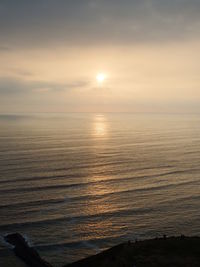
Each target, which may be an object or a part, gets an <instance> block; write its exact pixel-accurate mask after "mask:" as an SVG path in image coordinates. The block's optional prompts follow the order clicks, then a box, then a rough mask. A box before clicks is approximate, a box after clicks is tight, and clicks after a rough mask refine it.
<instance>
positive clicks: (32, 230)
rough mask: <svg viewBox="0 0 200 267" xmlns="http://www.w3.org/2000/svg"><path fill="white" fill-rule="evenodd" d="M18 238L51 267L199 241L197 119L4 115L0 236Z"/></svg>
mask: <svg viewBox="0 0 200 267" xmlns="http://www.w3.org/2000/svg"><path fill="white" fill-rule="evenodd" d="M16 231H17V232H20V233H22V234H24V236H26V237H27V238H28V240H29V242H30V243H31V244H32V245H33V246H34V247H36V248H37V249H38V251H39V252H40V254H41V255H42V256H43V257H45V258H46V259H47V260H48V261H50V262H51V263H53V264H54V265H55V266H61V265H62V264H66V263H69V262H72V261H74V260H77V259H80V258H83V257H85V256H87V255H91V254H94V253H96V252H98V251H100V250H102V249H105V248H107V247H110V246H112V245H115V244H118V243H120V242H122V241H124V240H129V239H133V240H134V239H135V238H141V239H144V238H149V237H155V236H159V235H163V234H167V235H173V234H181V233H182V234H186V235H199V234H200V116H199V115H152V114H151V115H150V114H146V115H145V114H138V115H135V114H59V115H55V114H48V115H47V114H46V115H45V114H40V115H29V116H25V115H1V116H0V234H1V236H2V235H4V234H6V233H10V232H16ZM0 242H1V243H0V258H1V259H3V258H4V259H6V257H8V255H7V251H8V248H7V247H6V246H5V244H4V243H3V241H0ZM5 267H6V266H5Z"/></svg>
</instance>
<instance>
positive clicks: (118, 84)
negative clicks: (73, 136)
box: [0, 0, 200, 113]
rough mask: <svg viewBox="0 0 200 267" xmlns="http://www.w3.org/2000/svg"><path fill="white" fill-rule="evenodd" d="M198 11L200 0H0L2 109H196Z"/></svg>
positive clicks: (199, 90) (199, 100)
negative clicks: (101, 76)
mask: <svg viewBox="0 0 200 267" xmlns="http://www.w3.org/2000/svg"><path fill="white" fill-rule="evenodd" d="M199 14H200V1H199V0H168V1H166V0H137V1H136V0H123V1H122V0H56V1H55V0H34V1H33V0H17V1H15V0H0V113H21V112H22V113H30V112H170V113H174V112H178V113H179V112H180V113H199V112H200V75H199V72H200V53H199V48H200V16H199ZM98 73H104V74H105V76H106V79H105V80H104V82H102V83H101V84H100V83H99V82H98V81H97V79H96V76H97V75H98Z"/></svg>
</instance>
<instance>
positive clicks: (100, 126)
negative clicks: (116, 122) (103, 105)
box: [93, 115, 107, 137]
mask: <svg viewBox="0 0 200 267" xmlns="http://www.w3.org/2000/svg"><path fill="white" fill-rule="evenodd" d="M93 134H94V135H95V136H96V137H101V136H106V135H107V121H106V118H105V116H104V115H96V116H95V117H94V123H93Z"/></svg>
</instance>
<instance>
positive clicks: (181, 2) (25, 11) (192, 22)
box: [0, 0, 200, 46]
mask: <svg viewBox="0 0 200 267" xmlns="http://www.w3.org/2000/svg"><path fill="white" fill-rule="evenodd" d="M199 12H200V1H198V0H190V1H189V0H169V1H166V0H124V1H121V0H109V1H106V0H96V1H95V0H93V1H92V0H77V1H74V0H68V1H64V0H57V1H54V0H35V1H32V0H19V1H12V0H1V2H0V31H1V37H0V41H1V43H8V44H10V43H12V44H13V45H14V46H16V45H21V46H37V45H40V46H41V45H47V44H48V45H51V44H54V43H61V44H66V45H74V44H76V45H79V44H81V45H83V44H88V45H89V44H90V45H91V44H113V43H114V44H118V43H119V44H121V43H125V44H132V43H137V42H158V41H159V42H161V41H170V40H182V39H184V38H188V37H191V36H192V37H194V38H197V37H198V38H199V37H200V27H199V26H200V17H199Z"/></svg>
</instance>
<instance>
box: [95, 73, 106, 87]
mask: <svg viewBox="0 0 200 267" xmlns="http://www.w3.org/2000/svg"><path fill="white" fill-rule="evenodd" d="M105 79H106V74H105V73H98V74H97V76H96V80H97V82H98V83H100V84H101V83H103V82H104V81H105Z"/></svg>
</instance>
